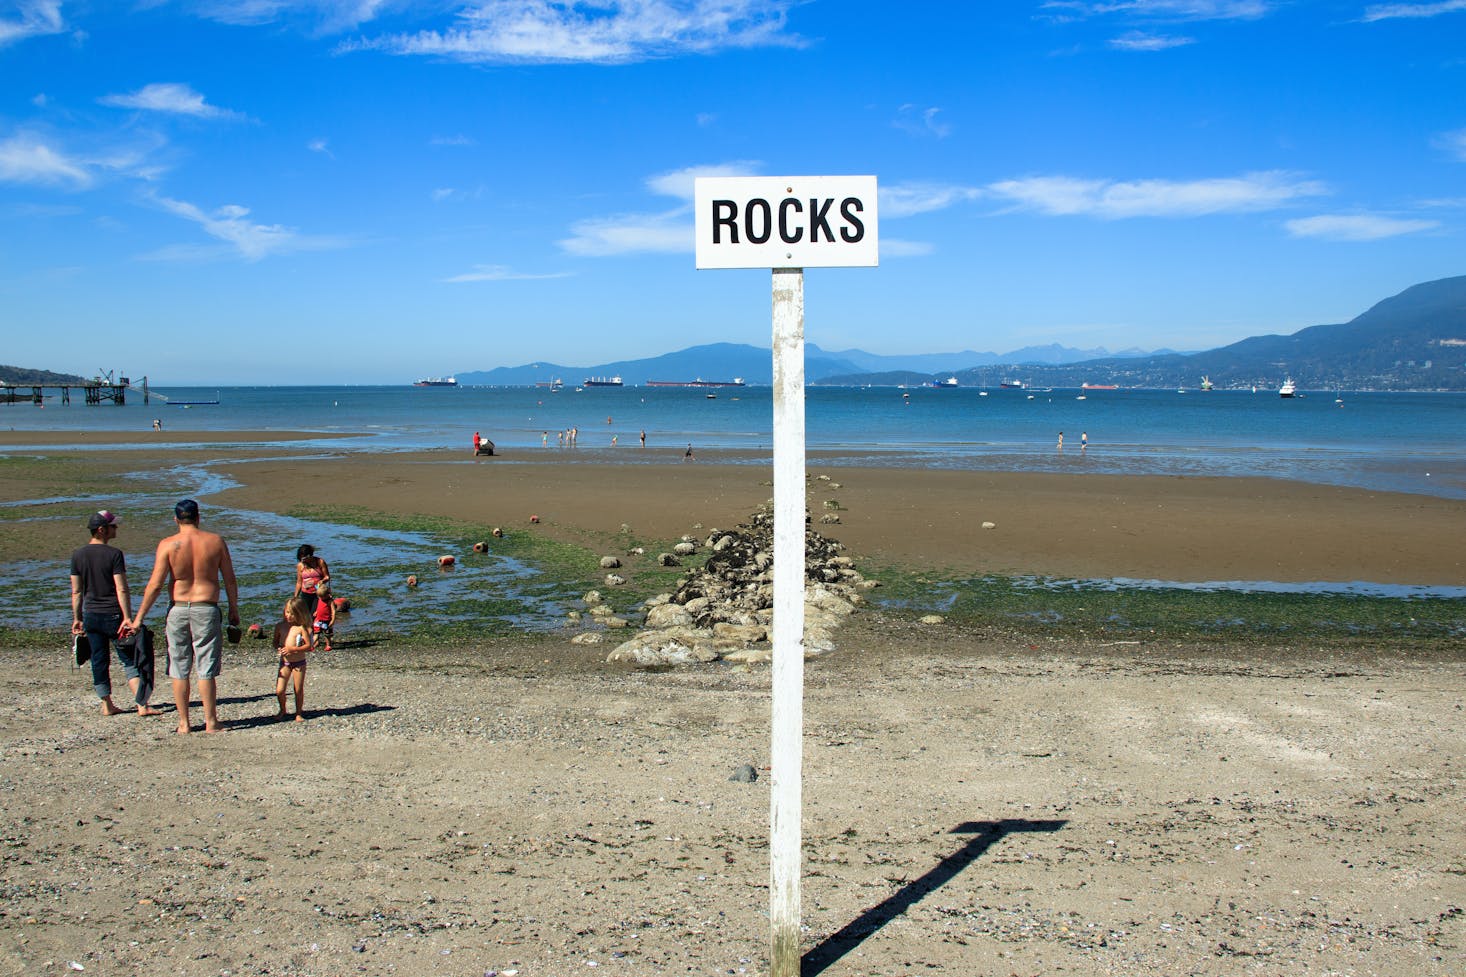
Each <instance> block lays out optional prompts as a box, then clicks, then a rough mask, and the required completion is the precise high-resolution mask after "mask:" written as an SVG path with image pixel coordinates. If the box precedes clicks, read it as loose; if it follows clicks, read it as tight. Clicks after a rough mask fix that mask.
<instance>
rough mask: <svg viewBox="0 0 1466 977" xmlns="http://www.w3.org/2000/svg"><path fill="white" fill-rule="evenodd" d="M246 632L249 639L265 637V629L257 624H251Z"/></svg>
mask: <svg viewBox="0 0 1466 977" xmlns="http://www.w3.org/2000/svg"><path fill="white" fill-rule="evenodd" d="M248 630H249V636H250V637H251V638H263V637H264V636H265V629H264V628H262V627H260V626H259V625H258V624H251V625H250V626H249V629H248Z"/></svg>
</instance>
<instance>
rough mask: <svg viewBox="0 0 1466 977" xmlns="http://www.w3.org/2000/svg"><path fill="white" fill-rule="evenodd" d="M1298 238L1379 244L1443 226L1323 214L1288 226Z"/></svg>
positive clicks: (1423, 222) (1422, 221)
mask: <svg viewBox="0 0 1466 977" xmlns="http://www.w3.org/2000/svg"><path fill="white" fill-rule="evenodd" d="M1283 226H1284V227H1286V228H1287V229H1288V233H1289V234H1291V235H1293V236H1294V237H1316V238H1322V239H1324V240H1326V241H1379V240H1382V239H1384V238H1389V237H1399V236H1400V235H1402V234H1419V233H1420V232H1422V231H1433V230H1435V229H1436V228H1438V227H1440V226H1441V225H1440V221H1432V220H1406V219H1403V218H1399V217H1381V216H1378V215H1375V214H1321V215H1319V216H1318V217H1300V218H1298V219H1297V220H1290V221H1287V222H1286V223H1285V224H1284V225H1283Z"/></svg>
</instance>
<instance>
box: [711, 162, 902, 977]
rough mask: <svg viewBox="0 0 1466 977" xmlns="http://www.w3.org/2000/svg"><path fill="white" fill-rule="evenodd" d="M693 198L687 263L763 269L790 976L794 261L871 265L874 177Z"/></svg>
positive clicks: (715, 183) (796, 722)
mask: <svg viewBox="0 0 1466 977" xmlns="http://www.w3.org/2000/svg"><path fill="white" fill-rule="evenodd" d="M694 198H695V201H696V203H695V206H696V208H697V209H696V223H697V267H698V268H769V269H771V270H772V272H773V307H774V308H773V322H774V343H773V356H774V622H773V645H774V652H773V655H774V662H773V672H774V674H773V706H772V718H771V722H770V727H771V729H770V745H769V764H770V766H771V767H772V771H773V772H772V775H771V777H770V780H771V781H772V786H771V787H770V791H769V925H770V937H769V956H770V968H769V973H770V977H798V975H799V962H800V952H799V919H800V905H799V896H800V889H799V880H800V872H799V869H800V846H801V840H802V832H801V827H802V823H801V822H802V798H801V795H800V787H801V785H802V783H803V770H804V748H803V747H804V744H803V739H804V576H805V569H804V568H805V553H804V533H805V528H804V527H805V504H804V497H805V462H804V269H805V267H874V266H875V265H876V264H877V259H878V254H879V249H878V245H877V221H876V218H877V210H876V179H875V177H873V176H846V177H822V176H812V177H782V176H781V177H727V178H704V179H699V180H697V181H696V182H695V192H694Z"/></svg>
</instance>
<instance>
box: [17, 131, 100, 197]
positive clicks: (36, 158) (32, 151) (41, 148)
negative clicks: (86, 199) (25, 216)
mask: <svg viewBox="0 0 1466 977" xmlns="http://www.w3.org/2000/svg"><path fill="white" fill-rule="evenodd" d="M92 180H93V176H92V171H91V166H90V164H88V163H87V162H86V161H84V160H80V159H76V158H75V157H72V156H69V155H67V154H66V153H65V152H63V151H62V150H60V149H57V148H56V147H55V146H53V145H51V144H50V143H48V142H46V141H44V140H43V139H41V138H40V137H38V136H34V135H30V134H28V133H20V134H18V135H14V136H11V137H10V138H9V139H6V140H4V141H3V142H0V181H3V182H5V183H39V184H43V185H48V186H63V187H70V188H72V189H76V190H82V189H85V188H87V187H89V186H91V185H92Z"/></svg>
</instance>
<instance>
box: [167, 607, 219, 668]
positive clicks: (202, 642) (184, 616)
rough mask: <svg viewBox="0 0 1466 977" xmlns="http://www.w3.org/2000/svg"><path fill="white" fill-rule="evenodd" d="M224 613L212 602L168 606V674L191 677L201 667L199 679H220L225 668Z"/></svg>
mask: <svg viewBox="0 0 1466 977" xmlns="http://www.w3.org/2000/svg"><path fill="white" fill-rule="evenodd" d="M223 620H224V616H223V615H222V614H220V613H219V605H218V604H217V603H214V602H212V601H210V602H209V603H204V602H202V601H194V602H192V603H178V604H174V605H173V606H172V607H170V608H168V626H167V632H168V677H169V678H181V679H186V678H188V677H189V676H190V675H191V674H192V672H193V669H194V666H195V665H196V666H198V673H199V676H198V677H199V678H218V677H219V672H221V671H222V670H223V666H224V660H223V642H222V641H221V640H220V638H221V636H222V634H223V628H222V627H221V625H222V624H223Z"/></svg>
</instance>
